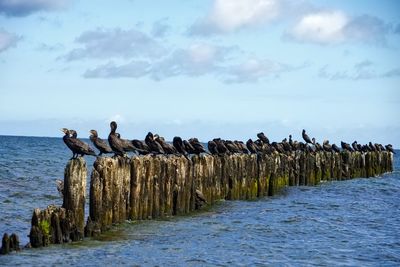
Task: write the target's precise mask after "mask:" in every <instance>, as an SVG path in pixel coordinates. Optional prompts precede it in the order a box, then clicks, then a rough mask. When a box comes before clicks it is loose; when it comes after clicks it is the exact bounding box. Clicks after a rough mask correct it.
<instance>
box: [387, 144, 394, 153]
mask: <svg viewBox="0 0 400 267" xmlns="http://www.w3.org/2000/svg"><path fill="white" fill-rule="evenodd" d="M385 148H386V150H387V151H390V152H392V153H393V154H396V153H395V152H394V149H393V146H392V145H391V144H387V145H386V146H385Z"/></svg>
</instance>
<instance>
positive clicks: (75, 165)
mask: <svg viewBox="0 0 400 267" xmlns="http://www.w3.org/2000/svg"><path fill="white" fill-rule="evenodd" d="M86 177H87V169H86V162H85V160H84V159H83V157H80V158H77V159H71V160H70V161H69V162H68V163H67V166H66V167H65V171H64V199H63V205H62V207H63V208H65V210H66V213H67V217H68V218H69V220H70V222H71V223H72V224H73V225H74V226H75V227H76V229H75V231H74V234H72V236H71V239H72V241H77V240H80V239H82V238H83V236H84V227H85V196H86Z"/></svg>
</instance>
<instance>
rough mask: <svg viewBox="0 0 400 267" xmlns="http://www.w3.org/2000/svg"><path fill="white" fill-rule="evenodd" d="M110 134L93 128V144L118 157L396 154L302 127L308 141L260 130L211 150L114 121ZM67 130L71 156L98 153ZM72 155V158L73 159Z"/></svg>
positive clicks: (220, 142)
mask: <svg viewBox="0 0 400 267" xmlns="http://www.w3.org/2000/svg"><path fill="white" fill-rule="evenodd" d="M110 128H111V131H110V134H109V135H108V144H107V142H106V141H105V140H102V139H101V138H99V136H98V134H97V131H96V130H91V131H90V133H91V135H90V140H91V141H92V143H93V145H94V146H95V147H96V148H97V149H98V150H99V151H100V153H99V154H98V156H101V155H102V154H109V153H114V155H115V156H125V155H126V153H127V152H134V153H137V154H139V155H147V154H166V155H183V156H185V157H187V158H188V156H189V155H192V154H195V155H200V154H201V153H206V154H212V155H224V154H228V155H230V154H238V153H243V154H273V153H290V152H292V151H296V150H300V151H307V152H310V153H314V152H318V151H326V152H340V151H341V150H347V151H359V152H370V151H390V152H392V153H394V150H393V147H392V145H391V144H388V145H386V146H383V145H381V144H373V143H372V142H369V144H365V145H361V144H358V143H357V141H354V142H353V143H352V144H351V145H350V144H348V143H345V142H343V141H342V142H341V149H340V148H339V147H338V146H337V145H335V144H332V145H331V144H330V143H329V141H328V140H325V141H323V143H322V144H320V143H318V142H316V140H315V138H312V139H310V137H309V136H308V135H307V134H306V131H305V130H303V132H302V137H303V139H304V141H305V142H300V141H293V140H292V136H291V135H289V139H287V138H285V139H283V140H282V142H270V141H269V139H268V138H267V137H266V136H265V134H264V133H262V132H261V133H258V134H257V137H258V139H257V140H255V141H253V140H252V139H249V140H247V142H246V144H245V143H244V142H242V141H237V140H235V141H231V140H223V139H221V138H214V139H213V140H211V141H209V142H208V151H207V150H206V149H205V148H204V146H203V145H202V144H201V143H200V142H199V140H198V139H197V138H190V139H189V140H182V138H180V137H179V136H175V137H174V138H173V141H172V144H170V143H167V142H166V141H165V139H164V138H163V137H162V136H159V135H157V134H154V135H153V133H151V132H149V133H148V134H147V135H146V137H145V139H144V141H141V140H137V139H134V140H128V139H122V138H121V136H120V134H119V133H117V132H116V130H117V123H116V122H115V121H112V122H111V123H110ZM61 130H62V132H64V137H63V140H64V143H65V144H66V145H67V147H68V148H69V149H70V150H71V151H72V153H73V155H72V158H77V157H78V156H84V155H91V156H97V155H96V152H95V151H94V150H93V148H92V147H90V146H89V144H87V143H85V142H83V141H82V140H80V139H78V136H77V133H76V131H75V130H69V129H67V128H63V129H61ZM72 158H71V159H72Z"/></svg>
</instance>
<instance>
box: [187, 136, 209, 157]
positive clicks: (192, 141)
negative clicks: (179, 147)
mask: <svg viewBox="0 0 400 267" xmlns="http://www.w3.org/2000/svg"><path fill="white" fill-rule="evenodd" d="M189 143H190V144H191V145H192V147H193V148H194V150H195V154H197V155H200V153H207V154H208V152H207V151H206V150H205V149H204V147H203V145H202V144H201V143H200V142H199V139H197V138H196V137H194V138H190V139H189Z"/></svg>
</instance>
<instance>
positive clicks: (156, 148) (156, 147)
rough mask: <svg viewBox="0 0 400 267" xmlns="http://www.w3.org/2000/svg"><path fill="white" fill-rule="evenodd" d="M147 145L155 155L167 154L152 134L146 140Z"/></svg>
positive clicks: (149, 133)
mask: <svg viewBox="0 0 400 267" xmlns="http://www.w3.org/2000/svg"><path fill="white" fill-rule="evenodd" d="M144 141H145V143H146V145H148V147H149V151H150V152H151V153H154V154H165V151H164V149H163V148H162V146H161V145H160V143H158V142H157V141H155V140H154V135H153V133H152V132H148V133H147V135H146V137H145V139H144Z"/></svg>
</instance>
